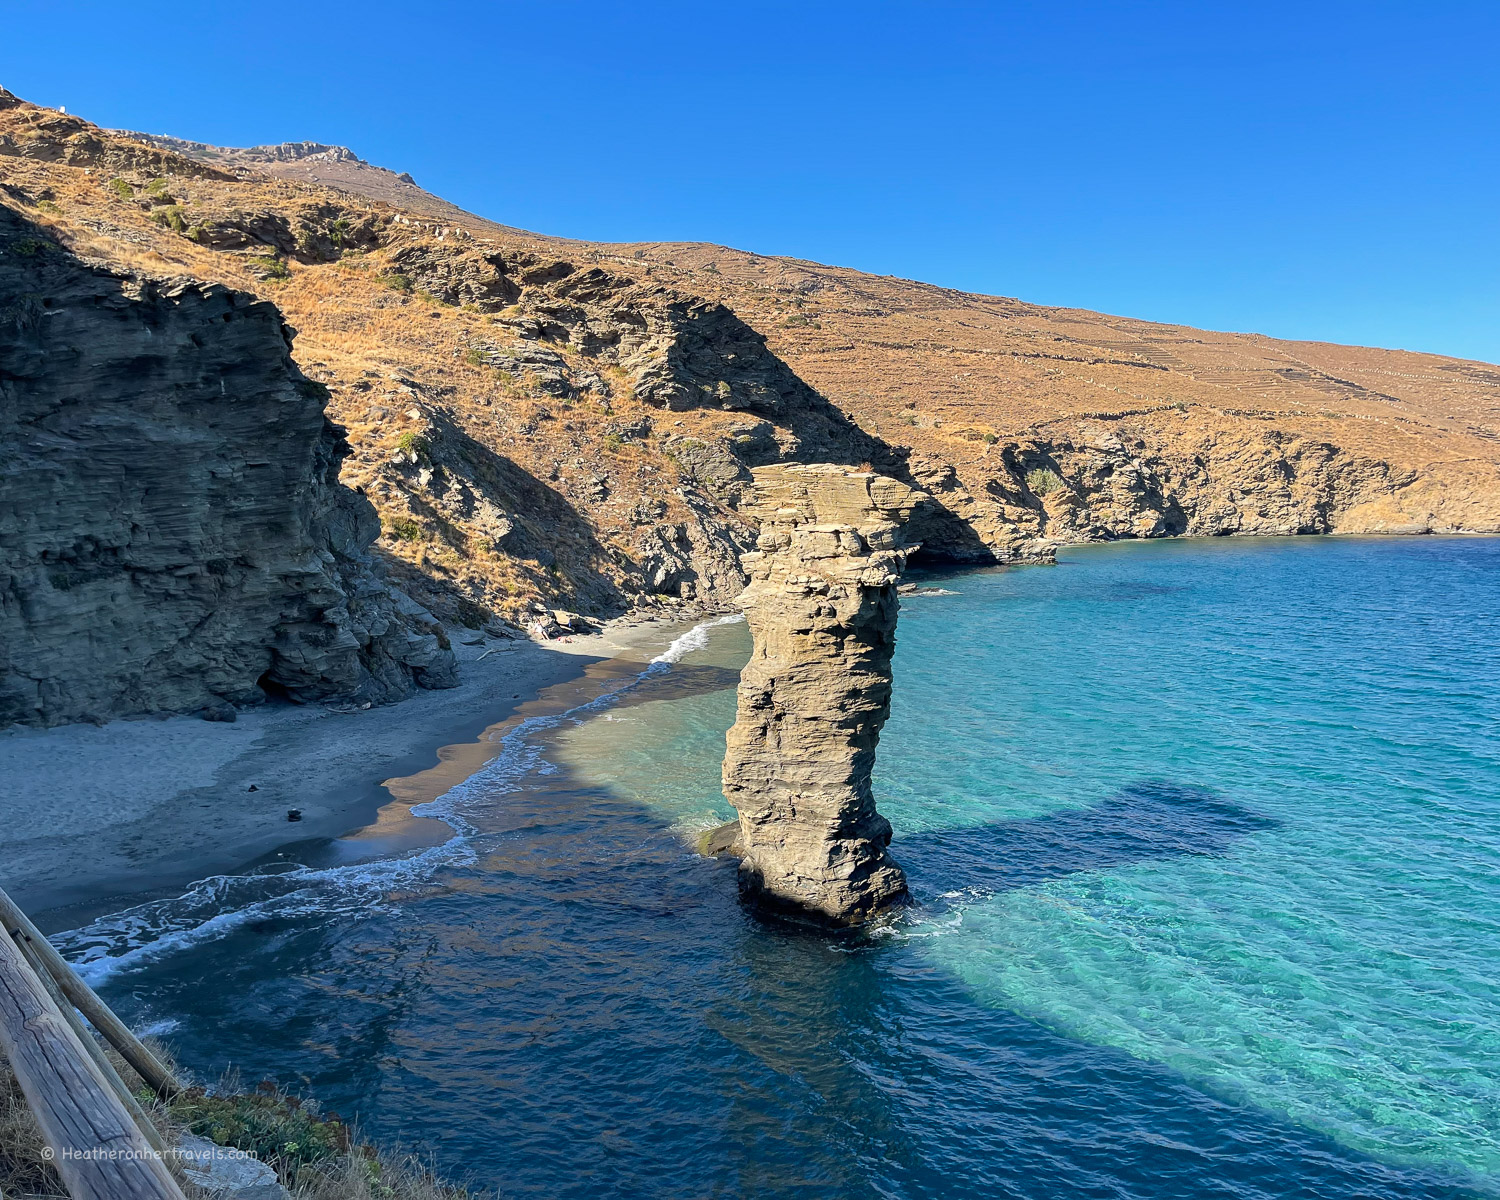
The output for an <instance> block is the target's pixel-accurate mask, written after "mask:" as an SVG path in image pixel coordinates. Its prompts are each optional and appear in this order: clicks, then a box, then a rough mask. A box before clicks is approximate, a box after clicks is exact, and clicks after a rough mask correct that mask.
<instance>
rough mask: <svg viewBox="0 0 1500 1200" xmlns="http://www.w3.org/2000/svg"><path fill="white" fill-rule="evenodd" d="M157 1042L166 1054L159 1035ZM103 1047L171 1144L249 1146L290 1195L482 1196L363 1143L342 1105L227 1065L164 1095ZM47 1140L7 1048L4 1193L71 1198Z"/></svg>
mask: <svg viewBox="0 0 1500 1200" xmlns="http://www.w3.org/2000/svg"><path fill="white" fill-rule="evenodd" d="M153 1049H154V1050H155V1051H156V1052H157V1054H158V1055H159V1056H162V1057H166V1056H165V1052H164V1050H163V1048H162V1047H161V1046H160V1045H158V1044H155V1043H153ZM106 1053H107V1054H108V1056H109V1058H110V1061H111V1062H112V1063H113V1064H114V1067H115V1069H116V1070H117V1071H119V1073H120V1077H121V1078H122V1079H124V1080H125V1081H126V1083H127V1085H129V1086H131V1087H132V1088H133V1089H134V1091H135V1094H136V1096H137V1098H138V1099H139V1100H140V1102H141V1105H142V1107H143V1108H144V1109H145V1110H146V1113H147V1115H148V1116H149V1117H150V1118H151V1122H152V1124H153V1125H155V1126H156V1128H157V1129H158V1130H159V1131H160V1132H161V1134H162V1136H163V1138H164V1140H165V1141H166V1142H167V1143H168V1145H173V1144H176V1143H177V1142H178V1141H179V1140H180V1139H181V1138H182V1137H183V1136H184V1135H186V1134H194V1135H196V1136H198V1137H202V1138H206V1139H207V1140H209V1141H211V1142H214V1143H215V1144H217V1145H221V1146H232V1147H234V1148H236V1149H239V1150H244V1151H246V1152H247V1153H250V1154H253V1155H255V1157H256V1158H258V1159H260V1160H261V1161H262V1162H264V1163H268V1164H270V1165H271V1166H273V1167H274V1168H275V1169H276V1172H277V1175H278V1176H279V1178H280V1179H281V1182H282V1183H283V1185H285V1186H286V1188H287V1189H288V1191H289V1192H290V1193H291V1195H292V1197H293V1200H470V1197H474V1200H478V1196H479V1193H476V1192H472V1191H470V1190H469V1189H468V1188H466V1187H461V1186H455V1185H452V1184H448V1183H445V1182H444V1181H442V1180H441V1179H439V1178H438V1176H437V1174H436V1173H435V1172H434V1171H433V1169H432V1167H431V1164H430V1163H428V1162H427V1160H425V1159H424V1158H422V1157H421V1156H419V1155H414V1154H409V1153H406V1152H403V1151H401V1150H399V1149H395V1150H393V1149H382V1148H377V1147H374V1146H370V1145H366V1144H362V1143H360V1141H359V1139H358V1136H357V1133H356V1132H355V1131H354V1130H353V1129H351V1128H350V1127H349V1126H348V1125H346V1124H344V1123H343V1122H342V1121H341V1120H340V1119H339V1118H338V1117H337V1116H336V1115H334V1114H328V1113H323V1112H321V1111H320V1110H319V1108H318V1106H317V1104H316V1103H315V1102H312V1101H307V1100H303V1099H301V1098H300V1097H297V1096H294V1095H292V1094H290V1093H288V1092H285V1091H282V1090H281V1089H280V1088H277V1087H276V1086H275V1085H274V1084H270V1083H262V1084H261V1085H259V1086H258V1087H255V1088H252V1089H248V1090H247V1089H245V1088H243V1087H242V1086H241V1083H240V1080H239V1079H238V1077H237V1076H234V1075H230V1076H226V1077H225V1078H224V1079H222V1080H220V1081H219V1083H218V1084H217V1085H216V1086H215V1087H214V1088H212V1089H211V1090H205V1089H203V1088H193V1089H190V1090H189V1091H188V1092H187V1093H185V1094H184V1095H183V1096H180V1097H177V1098H175V1099H174V1100H172V1101H171V1102H170V1103H164V1102H162V1101H160V1100H158V1099H156V1098H155V1097H154V1096H152V1094H151V1093H150V1091H149V1090H148V1089H146V1087H145V1085H144V1084H143V1083H142V1082H141V1080H140V1078H139V1077H138V1076H137V1075H136V1074H135V1073H134V1072H133V1071H131V1069H130V1068H129V1066H128V1065H126V1063H125V1062H124V1060H123V1059H121V1058H119V1056H118V1055H116V1054H115V1053H114V1052H113V1051H112V1050H109V1049H108V1048H106ZM43 1147H44V1142H43V1140H42V1136H41V1132H40V1131H39V1130H38V1129H37V1126H36V1121H35V1120H34V1119H33V1117H32V1114H31V1110H30V1108H29V1107H27V1104H26V1099H25V1097H24V1096H23V1095H22V1094H21V1088H20V1085H19V1084H18V1083H17V1082H16V1078H15V1075H14V1074H13V1073H12V1072H11V1069H10V1065H9V1064H8V1063H7V1062H6V1061H5V1060H4V1058H3V1057H0V1196H5V1197H6V1198H7V1200H29V1198H33V1197H34V1198H37V1200H67V1195H68V1193H67V1191H66V1189H65V1188H64V1187H63V1184H62V1180H61V1179H59V1178H58V1176H57V1173H56V1172H55V1171H54V1170H53V1169H52V1167H51V1166H50V1165H49V1164H48V1163H47V1162H46V1161H45V1160H44V1158H43V1154H42V1151H43ZM175 1173H176V1174H177V1176H178V1182H179V1183H180V1184H182V1185H183V1190H184V1192H185V1193H186V1194H187V1196H188V1197H189V1200H196V1198H199V1197H204V1198H205V1200H206V1197H207V1193H206V1192H204V1191H203V1190H202V1189H199V1188H195V1187H194V1186H193V1185H192V1184H191V1183H190V1182H189V1181H188V1180H187V1179H186V1178H184V1177H183V1176H182V1174H181V1172H180V1171H179V1172H175Z"/></svg>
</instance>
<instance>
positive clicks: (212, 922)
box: [54, 615, 744, 984]
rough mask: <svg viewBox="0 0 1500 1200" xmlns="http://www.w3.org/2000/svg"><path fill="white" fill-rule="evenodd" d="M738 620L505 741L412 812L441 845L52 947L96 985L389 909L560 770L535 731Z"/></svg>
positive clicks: (179, 906)
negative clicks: (480, 816)
mask: <svg viewBox="0 0 1500 1200" xmlns="http://www.w3.org/2000/svg"><path fill="white" fill-rule="evenodd" d="M743 619H744V618H743V617H741V616H738V615H734V616H728V617H720V618H717V619H715V620H712V621H704V622H703V623H701V624H699V625H696V626H694V627H693V628H692V629H690V630H688V631H687V632H686V633H684V634H682V635H681V636H680V637H678V638H676V639H675V640H674V641H673V642H672V644H671V645H670V646H668V647H667V649H666V650H665V651H663V652H662V653H661V654H659V655H657V656H656V657H655V658H654V659H652V660H651V663H650V664H649V665H648V666H647V667H646V669H645V670H643V671H642V672H640V674H638V675H636V676H635V677H633V678H631V679H629V680H627V681H626V682H624V683H622V684H620V685H619V686H617V687H614V688H611V689H610V690H609V691H607V692H604V693H603V694H601V695H599V696H596V697H595V698H594V699H592V700H590V701H588V702H587V703H586V704H580V705H578V706H576V707H575V708H571V709H568V710H567V711H566V712H562V713H555V714H551V715H547V716H537V717H531V718H528V719H527V720H525V721H522V722H521V723H520V724H518V725H517V726H516V727H515V728H514V729H512V730H510V731H509V732H508V733H506V734H505V736H504V737H503V738H501V740H500V750H499V753H497V754H496V755H495V757H494V758H493V759H491V760H490V761H489V762H488V763H486V764H485V765H484V766H483V767H481V768H480V769H479V770H478V771H477V772H475V773H474V774H473V775H471V776H469V777H468V778H467V779H465V780H464V781H462V782H461V783H459V784H457V785H456V786H455V787H452V788H450V789H449V790H448V791H447V792H445V793H443V795H441V796H439V797H437V798H436V799H434V800H432V801H430V802H428V803H426V804H419V805H416V806H414V807H413V808H412V810H411V811H412V814H413V815H414V816H419V817H434V818H436V819H438V820H440V821H443V822H445V823H446V824H447V825H449V826H450V827H451V828H452V829H453V831H454V835H455V836H453V837H452V838H450V839H448V840H447V841H446V842H444V843H442V844H441V845H438V846H431V847H428V848H427V849H424V850H420V851H416V852H413V853H410V854H406V855H402V856H400V857H397V858H388V859H376V860H373V861H370V862H363V863H352V864H349V865H346V866H339V867H306V866H302V865H299V864H296V863H289V864H287V865H286V866H285V867H277V868H267V869H265V870H262V871H257V872H254V873H251V874H246V875H214V876H210V877H209V878H207V879H202V880H199V881H198V882H197V883H195V884H194V885H193V886H192V887H191V888H189V889H188V891H186V892H185V893H183V894H182V895H181V896H177V897H175V898H173V899H169V900H156V901H152V902H150V903H148V904H142V905H138V906H136V907H135V908H130V909H126V910H125V911H124V912H119V913H113V914H110V915H109V916H105V917H100V918H99V919H98V920H96V921H94V922H92V923H91V924H89V925H86V926H84V927H83V928H81V929H75V930H71V931H69V932H67V933H62V934H58V935H56V937H55V938H54V941H55V943H56V944H57V946H58V949H59V950H61V951H62V952H63V953H64V954H65V955H66V956H67V957H68V958H69V959H71V960H72V961H73V963H74V965H75V966H76V967H77V969H78V971H79V974H81V975H82V976H83V977H84V978H85V979H86V980H88V981H89V982H90V983H92V984H98V983H99V982H100V981H102V980H104V979H107V978H108V977H109V976H111V975H115V974H117V973H119V972H121V971H127V970H131V969H133V968H136V967H140V966H143V965H145V964H147V963H150V962H155V961H157V960H159V959H161V958H165V957H167V956H169V955H172V954H177V953H180V952H181V951H183V950H186V949H188V948H189V947H192V946H197V945H203V944H205V943H207V942H213V941H217V940H218V939H220V938H222V937H226V936H228V935H229V934H231V933H233V932H234V931H235V930H237V929H242V928H244V927H245V926H247V925H252V924H254V923H255V922H257V921H265V920H271V919H287V918H296V917H302V916H311V915H325V916H326V915H330V914H355V913H370V912H379V911H382V910H384V909H388V908H389V906H390V904H391V894H392V893H394V892H403V891H411V890H413V889H418V888H423V887H427V886H430V885H431V882H432V880H433V877H434V876H435V874H436V873H437V871H438V870H439V869H440V868H442V867H447V866H461V865H463V864H465V863H469V862H473V861H475V859H476V858H477V855H476V853H475V850H474V848H473V846H472V844H471V843H472V840H473V838H474V837H475V836H476V835H477V834H478V833H479V830H478V828H477V827H476V826H475V825H474V824H473V823H472V822H470V821H469V820H468V819H467V817H466V816H465V813H466V811H467V810H469V809H471V808H472V807H473V805H474V804H475V803H476V802H479V801H483V800H491V801H492V800H493V799H494V797H495V796H497V795H504V794H506V793H508V792H513V791H516V790H517V789H518V788H520V787H521V785H522V781H523V780H524V779H525V777H526V776H528V775H530V774H551V773H553V772H555V771H556V767H554V766H553V765H552V764H550V763H548V762H546V760H544V759H543V758H542V749H541V746H539V745H538V744H537V743H536V741H535V740H534V739H535V737H536V735H537V734H539V733H541V732H543V731H545V730H549V729H555V728H557V727H558V726H560V725H563V724H565V723H575V724H576V723H578V722H581V721H583V720H586V719H587V718H588V717H590V716H592V715H593V714H595V713H597V712H598V711H599V710H601V709H605V708H608V707H609V705H611V704H613V703H614V702H615V701H616V700H617V699H618V698H619V697H620V695H621V694H622V693H624V692H627V691H629V690H630V689H631V688H634V687H636V686H638V685H639V684H640V683H642V682H643V681H645V680H647V679H650V678H653V677H655V676H658V675H661V674H662V673H663V672H664V671H666V670H668V669H670V667H671V666H672V664H674V663H678V662H681V661H682V659H683V658H685V657H686V656H687V655H688V654H691V653H692V652H693V651H694V650H701V649H704V648H705V647H706V646H707V645H708V636H709V635H708V631H709V630H710V629H711V628H713V627H715V626H719V625H728V624H730V623H732V622H735V621H741V620H743Z"/></svg>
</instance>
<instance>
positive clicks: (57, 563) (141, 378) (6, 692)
mask: <svg viewBox="0 0 1500 1200" xmlns="http://www.w3.org/2000/svg"><path fill="white" fill-rule="evenodd" d="M291 340H292V334H291V331H290V330H289V329H288V328H287V326H286V325H285V323H284V322H283V321H282V318H281V314H280V313H279V312H278V310H277V309H276V307H275V306H274V305H272V304H270V303H268V302H266V301H264V300H258V299H256V298H255V297H253V296H250V295H246V294H244V293H241V292H236V291H234V290H232V289H229V288H226V287H223V286H220V285H217V284H209V283H203V282H200V281H197V280H192V279H184V278H178V279H153V278H149V277H145V276H142V275H138V274H130V273H125V272H121V271H116V270H112V269H108V268H106V267H104V266H102V265H99V264H90V263H86V262H84V261H82V260H80V259H79V258H77V257H75V256H74V255H73V254H71V253H69V252H68V251H67V250H66V249H65V248H64V247H63V246H62V245H61V244H59V243H58V242H57V241H55V240H53V239H52V238H50V237H49V236H47V234H46V232H45V231H44V230H42V229H40V228H39V227H37V226H35V225H33V224H31V223H29V222H27V221H26V220H24V219H23V218H22V217H20V216H19V215H18V214H16V213H14V212H12V211H11V210H10V209H7V208H0V725H5V724H9V723H11V722H23V723H29V724H43V725H46V724H57V723H60V722H66V721H74V720H84V719H104V718H107V717H112V716H124V715H131V714H140V713H147V712H157V711H172V712H188V711H195V710H208V711H210V712H214V713H216V714H220V715H224V716H232V712H230V711H229V710H228V706H229V705H237V704H247V703H255V702H257V701H260V700H264V699H265V697H266V694H267V692H275V693H278V694H284V695H286V696H289V697H291V698H293V699H295V700H299V701H306V700H314V699H324V698H342V699H348V700H353V701H361V702H362V701H370V702H381V701H387V700H392V699H398V698H400V697H402V696H404V695H406V694H407V693H408V692H410V691H411V690H412V688H413V687H416V686H428V687H443V686H449V685H451V684H452V683H454V682H455V681H456V677H455V668H454V662H453V657H452V654H451V652H450V651H449V650H448V648H447V645H446V642H445V640H444V639H443V636H442V634H441V631H440V630H439V629H438V627H437V626H436V625H435V623H434V622H433V621H432V618H431V617H430V616H428V615H427V614H426V613H425V612H424V611H423V610H422V609H421V608H419V607H418V606H417V605H416V604H415V603H413V602H412V601H411V600H409V599H407V598H406V597H405V596H403V595H401V594H400V593H399V592H393V591H392V590H391V589H390V588H389V587H388V586H387V585H386V584H385V582H384V581H383V580H382V579H381V578H380V577H379V575H378V574H377V573H376V571H375V568H374V563H373V561H372V559H371V557H370V553H369V551H370V546H371V543H372V542H373V541H374V539H375V538H376V536H377V535H378V533H379V525H378V523H377V521H376V519H375V515H374V512H373V510H372V509H371V507H370V505H369V503H368V502H367V501H366V500H365V499H364V498H363V497H361V496H359V495H357V494H355V493H354V492H352V491H350V490H349V489H347V488H344V487H342V486H340V484H339V482H338V475H339V463H340V460H341V459H342V458H343V457H344V455H345V454H346V452H347V451H346V447H345V444H344V441H343V437H342V435H341V432H340V431H339V430H338V429H337V428H336V427H335V426H333V425H332V424H331V423H330V422H329V420H328V418H327V417H326V415H325V413H324V404H325V400H326V398H327V393H326V390H325V389H324V388H323V387H322V386H321V385H319V384H317V383H315V382H314V381H312V380H310V379H308V378H307V377H306V376H304V375H303V374H302V372H301V371H299V370H298V369H297V366H296V365H295V363H293V361H292V357H291Z"/></svg>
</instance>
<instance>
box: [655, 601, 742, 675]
mask: <svg viewBox="0 0 1500 1200" xmlns="http://www.w3.org/2000/svg"><path fill="white" fill-rule="evenodd" d="M744 619H745V618H744V615H743V614H741V613H730V614H729V615H728V616H725V617H719V618H718V619H716V620H713V621H704V622H702V623H701V624H698V625H694V626H693V627H692V628H691V629H689V630H688V631H687V632H686V633H684V634H682V635H680V636H679V637H677V638H675V639H674V640H673V642H672V644H671V645H670V646H668V647H667V648H666V649H665V650H663V651H662V652H661V653H660V654H658V655H657V656H656V657H655V658H653V659H652V660H651V665H652V666H656V665H658V664H660V663H667V664H671V663H677V662H681V661H682V660H683V659H684V658H686V657H687V656H688V655H689V654H691V653H692V652H693V651H694V650H703V649H706V648H707V646H708V631H709V630H710V629H713V628H715V627H716V626H719V625H734V624H736V623H738V622H740V621H743V620H744Z"/></svg>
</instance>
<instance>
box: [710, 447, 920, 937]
mask: <svg viewBox="0 0 1500 1200" xmlns="http://www.w3.org/2000/svg"><path fill="white" fill-rule="evenodd" d="M754 474H755V482H754V484H753V486H752V488H751V489H750V493H749V496H748V498H747V500H746V502H745V504H744V506H743V508H742V512H744V513H745V514H746V515H747V516H749V517H750V518H751V519H753V520H755V521H757V522H758V524H759V526H760V534H759V538H758V541H757V550H756V552H755V553H752V554H748V555H746V556H745V566H746V570H747V571H748V573H749V575H750V585H749V587H748V588H746V590H745V591H744V593H743V594H742V595H741V596H740V598H739V605H740V607H741V608H742V609H743V610H744V613H745V616H746V619H747V620H748V621H749V624H750V631H751V634H752V635H753V637H754V641H755V648H754V651H753V653H752V654H751V658H750V662H749V663H748V664H747V665H746V667H745V670H744V673H743V674H742V675H741V677H740V686H739V715H738V718H737V719H736V721H735V723H734V727H733V728H732V729H730V731H729V735H728V752H727V754H726V755H725V758H724V794H725V796H727V797H728V799H729V801H730V803H732V804H733V805H734V806H735V808H736V810H738V812H739V816H740V819H739V831H738V834H737V836H736V837H735V838H734V839H733V843H732V846H731V847H730V849H732V851H733V852H734V853H735V854H737V855H738V856H739V857H740V860H741V861H740V887H741V890H742V891H743V892H744V893H745V895H746V896H747V897H749V898H751V899H752V900H754V901H755V902H757V903H758V904H760V905H761V906H763V907H765V908H768V909H771V910H773V911H776V912H779V913H782V914H785V915H788V916H793V917H797V918H801V919H804V920H809V921H812V922H814V923H817V924H824V925H835V926H847V925H859V924H863V923H864V922H866V921H868V920H870V919H871V918H872V917H875V916H876V915H878V914H879V913H881V912H882V911H884V910H887V909H890V908H891V907H893V906H895V905H898V904H901V903H903V902H904V901H905V899H906V894H907V893H906V876H905V875H904V874H903V873H902V871H901V868H900V867H898V866H897V865H896V864H895V862H893V861H892V860H891V858H890V856H889V855H888V854H887V852H886V847H887V846H888V845H889V843H890V840H891V826H890V822H889V821H887V820H886V819H885V818H884V817H882V816H881V815H880V814H879V813H877V812H876V811H875V801H874V798H873V796H872V795H871V792H870V771H871V769H872V768H873V766H874V764H875V746H876V743H877V742H878V740H879V738H880V730H881V727H882V726H883V725H884V724H885V721H886V718H887V717H888V716H889V715H890V705H891V653H892V651H893V650H894V649H895V644H896V616H897V611H898V600H897V595H896V588H897V584H898V581H899V579H900V576H901V571H902V568H903V567H904V566H905V565H906V556H907V554H908V552H909V551H910V550H911V549H913V548H914V547H911V546H908V545H906V544H905V543H904V541H903V538H902V529H903V527H904V525H905V524H906V522H907V520H908V518H909V517H910V515H911V512H912V510H913V508H914V507H915V506H916V505H917V504H918V503H919V502H920V501H922V500H923V499H924V498H925V497H924V496H923V493H921V492H919V491H916V490H914V489H912V488H910V487H907V486H906V485H905V484H902V483H898V482H897V481H896V480H894V479H888V478H886V477H884V476H881V475H876V474H874V473H872V472H869V471H857V470H853V469H850V468H848V467H838V466H829V465H823V464H818V465H811V466H799V465H777V466H770V467H763V468H760V469H759V470H757V471H756V472H755V473H754Z"/></svg>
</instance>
